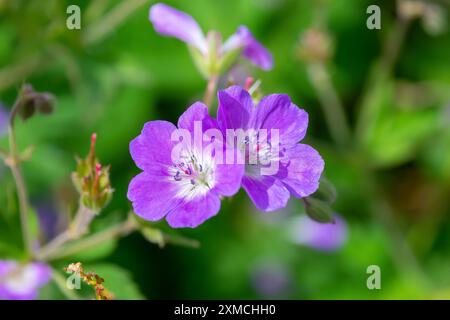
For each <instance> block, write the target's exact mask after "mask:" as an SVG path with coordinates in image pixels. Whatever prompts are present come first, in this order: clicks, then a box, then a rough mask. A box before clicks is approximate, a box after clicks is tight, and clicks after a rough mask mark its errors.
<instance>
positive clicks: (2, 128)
mask: <svg viewBox="0 0 450 320" xmlns="http://www.w3.org/2000/svg"><path fill="white" fill-rule="evenodd" d="M8 117H9V114H8V112H7V111H6V110H5V108H4V107H3V105H2V103H1V102H0V137H1V136H3V135H4V134H6V132H7V131H8Z"/></svg>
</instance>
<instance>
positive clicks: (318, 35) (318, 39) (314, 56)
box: [297, 28, 333, 62]
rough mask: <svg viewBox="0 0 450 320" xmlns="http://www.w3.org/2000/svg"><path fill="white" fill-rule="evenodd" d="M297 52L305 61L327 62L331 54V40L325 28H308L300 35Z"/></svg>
mask: <svg viewBox="0 0 450 320" xmlns="http://www.w3.org/2000/svg"><path fill="white" fill-rule="evenodd" d="M297 53H298V57H299V58H300V59H301V60H304V61H306V62H327V61H328V60H329V59H330V58H331V56H332V55H333V41H332V39H331V37H330V35H329V34H328V33H327V32H326V31H325V30H322V29H319V28H310V29H309V30H307V31H306V32H305V33H303V35H302V36H301V37H300V43H299V46H298V51H297Z"/></svg>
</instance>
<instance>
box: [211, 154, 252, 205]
mask: <svg viewBox="0 0 450 320" xmlns="http://www.w3.org/2000/svg"><path fill="white" fill-rule="evenodd" d="M229 153H232V154H233V155H234V156H233V157H232V158H233V163H231V164H227V163H225V162H226V161H223V162H224V163H223V164H216V166H215V169H214V176H215V186H214V191H217V193H219V194H221V195H223V196H227V197H230V196H232V195H234V194H235V193H236V192H238V191H239V188H240V187H241V181H242V177H243V176H244V171H245V166H244V164H243V161H240V160H241V155H240V153H239V151H238V150H237V149H232V148H226V149H225V154H224V160H226V156H227V154H229Z"/></svg>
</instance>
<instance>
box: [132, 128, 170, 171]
mask: <svg viewBox="0 0 450 320" xmlns="http://www.w3.org/2000/svg"><path fill="white" fill-rule="evenodd" d="M174 130H176V127H175V126H174V125H173V124H172V123H170V122H168V121H159V120H158V121H150V122H147V123H146V124H145V125H144V128H143V129H142V132H141V134H140V135H139V136H137V137H136V138H135V139H134V140H132V141H131V142H130V153H131V157H132V158H133V160H134V162H135V163H136V165H137V166H138V168H140V169H142V170H146V171H149V170H154V169H155V168H156V169H157V166H161V165H166V164H171V163H172V158H171V151H172V147H173V146H174V144H175V142H173V141H172V140H171V137H172V132H173V131H174Z"/></svg>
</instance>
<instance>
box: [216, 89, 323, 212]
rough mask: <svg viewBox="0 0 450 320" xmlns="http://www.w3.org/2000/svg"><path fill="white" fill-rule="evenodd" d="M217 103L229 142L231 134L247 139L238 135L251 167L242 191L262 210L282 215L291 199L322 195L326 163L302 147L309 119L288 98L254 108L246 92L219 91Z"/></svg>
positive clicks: (266, 101) (264, 101)
mask: <svg viewBox="0 0 450 320" xmlns="http://www.w3.org/2000/svg"><path fill="white" fill-rule="evenodd" d="M218 98H219V109H218V115H217V117H218V123H219V126H220V127H221V129H222V131H223V132H224V133H225V135H227V139H228V138H229V133H227V131H228V132H230V129H233V130H234V132H235V134H236V132H238V131H237V130H239V129H240V130H241V133H243V137H242V136H241V139H239V135H237V136H238V141H237V144H238V146H237V147H238V149H240V150H241V151H242V152H243V155H245V161H246V162H245V163H246V165H245V168H246V169H245V176H244V178H243V179H242V186H243V188H244V189H245V191H246V192H247V194H248V195H249V196H250V198H251V199H252V201H253V203H254V204H255V205H256V207H257V208H258V209H260V210H262V211H273V210H277V209H280V208H283V207H285V206H286V204H287V202H288V200H289V197H290V195H292V196H294V197H296V198H303V197H306V196H308V195H310V194H312V193H314V192H315V191H316V190H317V188H318V186H319V179H320V176H321V174H322V171H323V168H324V161H323V160H322V158H321V156H320V155H319V153H318V152H317V151H316V150H314V149H313V148H312V147H310V146H309V145H306V144H299V143H298V142H299V141H300V140H302V139H303V138H304V136H305V134H306V130H307V127H308V114H307V113H306V112H305V111H304V110H302V109H300V108H299V107H297V106H296V105H295V104H293V103H292V102H291V99H290V98H289V96H287V95H285V94H272V95H269V96H266V97H264V98H263V99H262V100H261V101H260V102H259V103H258V105H256V106H255V105H254V104H253V101H252V98H251V96H250V95H249V93H248V92H247V91H245V90H244V89H243V88H241V87H239V86H232V87H229V88H228V89H226V90H223V91H219V94H218ZM252 157H253V158H256V161H252ZM254 160H255V159H254Z"/></svg>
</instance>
